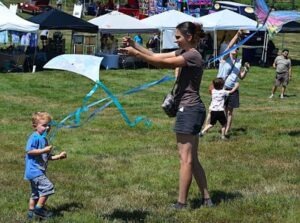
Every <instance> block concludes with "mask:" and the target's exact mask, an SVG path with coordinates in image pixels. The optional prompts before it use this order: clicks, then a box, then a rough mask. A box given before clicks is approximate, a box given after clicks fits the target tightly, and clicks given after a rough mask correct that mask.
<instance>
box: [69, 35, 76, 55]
mask: <svg viewBox="0 0 300 223" xmlns="http://www.w3.org/2000/svg"><path fill="white" fill-rule="evenodd" d="M73 34H74V31H73V30H72V32H71V41H70V43H71V47H70V54H74V53H75V52H74V49H73Z"/></svg>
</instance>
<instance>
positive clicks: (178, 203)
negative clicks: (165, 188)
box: [171, 202, 187, 210]
mask: <svg viewBox="0 0 300 223" xmlns="http://www.w3.org/2000/svg"><path fill="white" fill-rule="evenodd" d="M171 208H173V209H176V210H182V209H185V208H187V204H183V203H180V202H176V203H175V204H172V206H171Z"/></svg>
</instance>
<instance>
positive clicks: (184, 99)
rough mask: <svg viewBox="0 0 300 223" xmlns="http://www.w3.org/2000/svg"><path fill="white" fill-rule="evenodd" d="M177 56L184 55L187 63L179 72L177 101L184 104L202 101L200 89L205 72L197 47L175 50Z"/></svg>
mask: <svg viewBox="0 0 300 223" xmlns="http://www.w3.org/2000/svg"><path fill="white" fill-rule="evenodd" d="M175 55H176V56H179V55H181V56H183V58H184V59H185V61H186V63H187V65H186V66H184V67H182V68H181V70H180V72H179V79H178V84H177V87H176V89H175V101H176V103H177V104H178V105H179V106H180V107H182V106H194V105H197V104H199V103H200V102H201V100H200V95H199V90H200V84H201V79H202V74H203V60H202V56H201V54H200V53H199V52H198V51H197V50H196V49H191V50H189V51H187V52H186V51H184V50H182V49H180V50H176V51H175Z"/></svg>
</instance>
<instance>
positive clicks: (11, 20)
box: [0, 2, 40, 33]
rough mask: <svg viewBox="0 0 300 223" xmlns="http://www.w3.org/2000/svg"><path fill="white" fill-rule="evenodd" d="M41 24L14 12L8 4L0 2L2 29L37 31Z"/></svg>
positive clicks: (0, 23) (0, 24) (0, 29)
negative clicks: (7, 6)
mask: <svg viewBox="0 0 300 223" xmlns="http://www.w3.org/2000/svg"><path fill="white" fill-rule="evenodd" d="M39 27H40V26H39V25H38V24H35V23H32V22H29V21H27V20H25V19H22V18H21V17H19V16H17V15H16V14H13V13H12V12H11V11H10V10H9V9H8V8H6V6H5V5H4V4H3V3H2V2H0V31H4V30H13V31H20V32H26V33H28V32H37V31H38V29H39Z"/></svg>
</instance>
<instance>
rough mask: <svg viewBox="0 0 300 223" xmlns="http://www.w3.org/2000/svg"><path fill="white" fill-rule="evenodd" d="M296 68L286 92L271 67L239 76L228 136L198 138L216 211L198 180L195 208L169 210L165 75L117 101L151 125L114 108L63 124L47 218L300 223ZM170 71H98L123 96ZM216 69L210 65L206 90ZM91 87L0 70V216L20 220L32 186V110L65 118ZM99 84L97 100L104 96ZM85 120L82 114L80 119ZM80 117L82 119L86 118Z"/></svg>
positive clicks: (60, 77) (66, 76) (171, 170)
mask: <svg viewBox="0 0 300 223" xmlns="http://www.w3.org/2000/svg"><path fill="white" fill-rule="evenodd" d="M299 68H300V67H299V66H295V67H294V72H293V74H294V75H293V80H292V81H291V83H290V85H289V87H288V91H287V95H288V97H287V98H285V99H283V100H282V99H279V97H278V95H279V92H278V93H277V94H276V97H275V98H274V99H273V100H270V99H268V96H269V94H270V90H271V86H272V81H273V77H274V70H273V69H272V68H260V67H253V68H252V69H251V73H250V74H249V76H248V77H247V79H246V80H244V81H242V82H241V107H240V108H239V109H237V110H236V113H235V117H234V118H235V119H234V125H233V129H232V136H231V138H230V140H228V141H226V142H224V141H220V140H219V133H218V128H214V129H212V131H211V132H210V133H209V134H207V135H206V136H205V137H204V138H203V139H201V141H200V159H201V161H202V163H203V165H204V167H205V169H206V172H207V177H208V184H209V189H210V192H211V195H212V198H213V201H214V202H215V203H216V204H217V206H216V207H215V208H212V209H207V208H204V209H203V208H199V203H200V195H199V193H198V191H197V187H196V184H195V182H193V184H192V187H191V190H190V194H189V200H188V202H189V204H190V209H188V210H186V211H179V212H175V211H172V210H171V209H169V206H170V204H171V203H172V202H174V201H176V198H177V190H178V169H179V161H178V155H177V150H176V145H175V137H174V134H173V132H172V126H173V122H174V120H173V119H169V118H167V117H166V115H165V114H164V113H163V111H162V110H161V108H160V104H161V101H162V98H163V96H164V95H165V94H166V92H168V90H169V89H170V88H171V85H172V83H171V82H167V83H164V84H161V85H158V86H155V87H153V88H150V89H147V90H144V91H142V92H139V93H136V94H133V95H130V96H126V97H122V98H120V101H121V103H122V104H123V106H124V108H125V109H126V111H127V112H128V115H129V116H130V117H131V119H132V120H133V119H134V118H135V117H136V116H138V115H145V116H147V117H149V118H150V119H151V120H152V127H150V128H148V127H145V126H144V125H143V124H142V123H140V124H139V125H138V126H137V127H134V128H131V127H128V126H127V125H126V123H125V122H124V121H123V119H122V118H121V116H120V114H119V112H118V111H117V109H116V107H115V106H110V107H108V108H106V109H105V110H104V111H103V112H101V113H100V114H98V115H97V116H96V117H95V118H93V119H92V120H91V121H90V122H88V123H86V124H85V125H83V126H82V127H81V128H78V129H65V130H62V131H59V132H58V134H57V135H56V137H55V139H54V141H53V143H54V146H56V147H57V149H56V150H55V151H56V152H59V151H62V150H66V151H67V153H68V159H67V160H62V161H57V162H52V163H50V164H49V169H48V176H49V178H50V179H51V180H52V181H53V182H54V183H55V185H56V194H55V195H54V196H53V197H50V199H49V201H48V203H47V204H48V207H49V208H50V209H51V210H52V211H53V212H54V214H55V218H54V219H53V220H51V221H49V222H299V220H300V212H299V210H300V209H299V207H300V202H299V189H300V188H299V182H300V181H299V180H300V178H299V147H300V121H299V114H300V100H299V92H300V76H299V74H300V72H299ZM168 72H169V71H167V70H158V69H150V70H148V69H139V70H117V71H115V70H110V71H105V70H103V71H101V80H102V81H103V82H104V83H105V84H106V85H107V86H108V87H109V88H110V89H111V90H112V91H113V92H114V93H121V92H124V91H125V90H128V89H130V88H133V87H136V86H138V85H140V84H143V83H146V82H150V81H153V80H157V79H159V78H161V77H162V76H163V75H165V74H167V73H168ZM215 74H216V71H215V70H207V71H205V74H204V77H203V82H202V87H201V95H202V98H203V100H204V102H205V104H206V106H208V104H209V100H210V98H209V95H208V92H207V88H208V85H209V82H210V81H211V79H212V78H213V77H214V76H215ZM92 86H93V84H92V83H91V82H90V81H89V80H88V79H86V78H84V77H81V76H79V75H75V74H71V73H68V72H63V71H44V72H37V73H35V74H31V73H26V74H17V73H16V74H1V75H0V104H1V106H0V115H1V125H0V141H1V147H0V151H1V156H2V158H1V159H0V179H1V180H0V222H6V223H8V222H24V220H25V219H26V218H25V217H26V212H27V202H28V197H29V193H30V188H29V184H28V182H26V181H24V180H23V172H24V146H25V143H26V140H27V137H28V135H29V134H30V133H31V131H32V128H31V113H32V112H35V111H39V110H46V111H48V112H50V113H51V114H52V115H53V116H54V119H55V120H57V121H59V120H61V119H62V118H63V117H65V116H66V115H67V114H69V113H71V112H73V111H74V110H75V109H76V108H78V107H79V106H80V105H81V100H82V99H83V97H84V96H85V94H86V93H87V92H88V91H89V90H90V89H91V88H92ZM104 96H105V95H104V93H102V92H101V91H99V92H96V93H95V94H94V97H93V99H99V98H102V97H104ZM84 117H86V116H84ZM84 117H83V118H84Z"/></svg>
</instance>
